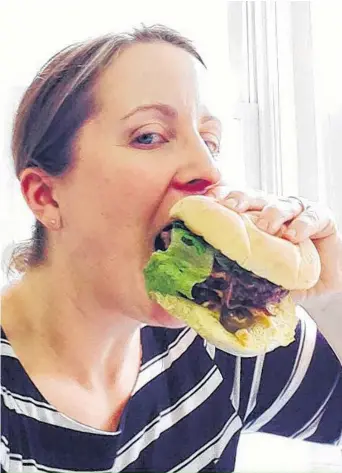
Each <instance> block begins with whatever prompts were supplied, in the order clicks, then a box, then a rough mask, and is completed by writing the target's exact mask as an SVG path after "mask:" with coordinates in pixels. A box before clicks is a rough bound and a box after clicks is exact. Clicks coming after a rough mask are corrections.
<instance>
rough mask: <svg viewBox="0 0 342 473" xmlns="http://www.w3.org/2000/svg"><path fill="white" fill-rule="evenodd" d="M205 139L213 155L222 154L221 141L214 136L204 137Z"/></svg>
mask: <svg viewBox="0 0 342 473" xmlns="http://www.w3.org/2000/svg"><path fill="white" fill-rule="evenodd" d="M203 140H204V142H205V144H206V145H207V147H208V148H209V151H210V152H211V154H212V155H213V156H218V155H219V154H220V143H219V141H217V140H216V139H214V138H206V137H203Z"/></svg>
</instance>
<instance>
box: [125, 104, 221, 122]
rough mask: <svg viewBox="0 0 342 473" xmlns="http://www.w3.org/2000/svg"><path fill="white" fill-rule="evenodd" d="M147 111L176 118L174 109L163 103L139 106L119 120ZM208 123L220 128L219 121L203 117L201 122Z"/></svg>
mask: <svg viewBox="0 0 342 473" xmlns="http://www.w3.org/2000/svg"><path fill="white" fill-rule="evenodd" d="M149 110H155V111H157V112H159V113H161V114H162V115H164V116H165V117H166V118H169V119H172V120H175V119H176V118H177V117H178V115H179V114H178V112H177V110H176V109H175V108H173V107H172V106H171V105H167V104H165V103H152V104H147V105H140V106H138V107H136V108H134V109H133V110H131V111H130V112H129V113H127V115H125V116H124V117H122V118H121V120H127V119H128V118H130V117H132V116H133V115H135V114H136V113H138V112H147V111H149ZM209 121H214V122H216V123H217V124H218V125H219V126H220V127H221V121H220V120H219V119H218V118H217V117H215V116H213V115H205V116H204V117H203V118H202V120H201V122H202V123H206V122H209Z"/></svg>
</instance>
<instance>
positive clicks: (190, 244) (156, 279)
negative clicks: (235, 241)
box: [144, 226, 214, 299]
mask: <svg viewBox="0 0 342 473" xmlns="http://www.w3.org/2000/svg"><path fill="white" fill-rule="evenodd" d="M213 264H214V248H213V247H212V246H210V245H208V244H207V243H206V242H205V241H204V240H203V239H202V238H201V237H198V236H196V235H194V234H193V233H191V232H190V231H189V230H188V229H186V228H184V227H178V226H175V227H174V228H173V229H172V233H171V244H170V246H169V247H168V249H167V250H166V251H156V252H155V253H153V254H152V256H151V258H150V260H149V262H148V264H147V266H146V267H145V269H144V276H145V282H146V288H147V291H148V292H151V291H153V292H160V293H161V294H170V295H179V294H181V295H184V296H186V297H188V298H190V299H192V294H191V291H192V288H193V286H194V285H195V284H197V283H200V282H203V281H205V280H206V279H207V277H208V276H209V275H210V274H211V271H212V268H213Z"/></svg>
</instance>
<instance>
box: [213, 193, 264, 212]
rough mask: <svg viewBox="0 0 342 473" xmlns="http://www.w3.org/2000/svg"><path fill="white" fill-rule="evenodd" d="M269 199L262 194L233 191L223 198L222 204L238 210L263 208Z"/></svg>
mask: <svg viewBox="0 0 342 473" xmlns="http://www.w3.org/2000/svg"><path fill="white" fill-rule="evenodd" d="M267 203H268V200H267V199H266V198H265V197H264V196H263V195H261V194H257V193H254V194H253V193H247V192H242V191H232V192H229V194H228V195H227V196H226V197H225V198H224V199H223V201H222V204H223V205H225V206H226V207H228V208H230V209H232V210H235V211H236V212H241V213H242V212H246V211H252V210H262V209H263V208H264V207H265V205H267Z"/></svg>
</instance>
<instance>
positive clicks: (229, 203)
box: [224, 199, 239, 209]
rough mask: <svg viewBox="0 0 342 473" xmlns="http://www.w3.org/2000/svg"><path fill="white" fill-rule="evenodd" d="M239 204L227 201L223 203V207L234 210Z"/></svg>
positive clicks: (230, 200)
mask: <svg viewBox="0 0 342 473" xmlns="http://www.w3.org/2000/svg"><path fill="white" fill-rule="evenodd" d="M238 204H239V202H238V201H237V200H236V199H227V200H225V201H224V205H226V206H227V207H230V208H231V209H236V208H237V206H238Z"/></svg>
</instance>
